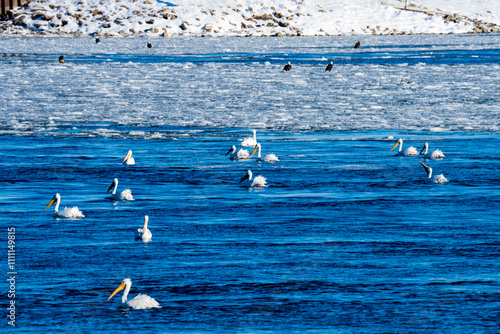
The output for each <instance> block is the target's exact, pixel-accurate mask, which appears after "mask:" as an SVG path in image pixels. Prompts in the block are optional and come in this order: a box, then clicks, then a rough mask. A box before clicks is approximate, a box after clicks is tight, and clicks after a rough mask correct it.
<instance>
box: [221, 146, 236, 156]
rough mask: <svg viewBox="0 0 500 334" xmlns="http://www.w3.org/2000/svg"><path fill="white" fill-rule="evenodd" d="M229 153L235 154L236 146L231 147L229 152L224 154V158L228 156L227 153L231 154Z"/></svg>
mask: <svg viewBox="0 0 500 334" xmlns="http://www.w3.org/2000/svg"><path fill="white" fill-rule="evenodd" d="M231 152H233V153H234V152H236V146H234V145H233V146H232V147H231V148H230V149H229V151H227V153H226V154H225V155H224V156H226V155H228V154H229V153H231Z"/></svg>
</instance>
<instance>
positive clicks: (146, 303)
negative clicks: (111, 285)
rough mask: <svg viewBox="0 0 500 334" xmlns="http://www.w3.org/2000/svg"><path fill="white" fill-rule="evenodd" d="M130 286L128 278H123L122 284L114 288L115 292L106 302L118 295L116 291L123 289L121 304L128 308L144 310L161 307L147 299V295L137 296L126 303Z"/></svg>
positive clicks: (153, 300) (152, 300)
mask: <svg viewBox="0 0 500 334" xmlns="http://www.w3.org/2000/svg"><path fill="white" fill-rule="evenodd" d="M131 286H132V281H131V280H130V278H125V279H124V280H123V281H122V284H120V286H118V287H117V288H116V290H115V291H114V292H113V293H112V294H111V296H109V298H108V300H110V299H111V297H113V296H114V295H116V294H117V293H118V291H120V290H123V289H125V291H123V296H122V303H123V304H127V306H128V307H131V308H133V309H134V310H144V309H148V308H153V307H161V306H160V304H159V303H158V302H157V301H156V300H155V299H154V298H151V297H149V296H148V295H141V294H138V295H137V297H135V298H134V299H132V300H130V301H127V296H128V293H129V291H130V287H131Z"/></svg>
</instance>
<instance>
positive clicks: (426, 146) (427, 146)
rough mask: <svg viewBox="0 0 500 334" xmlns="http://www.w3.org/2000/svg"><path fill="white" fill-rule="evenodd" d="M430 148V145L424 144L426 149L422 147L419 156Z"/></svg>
mask: <svg viewBox="0 0 500 334" xmlns="http://www.w3.org/2000/svg"><path fill="white" fill-rule="evenodd" d="M428 148H429V144H427V143H425V144H424V147H422V149H421V150H420V153H419V154H422V152H423V151H424V150H426V149H428Z"/></svg>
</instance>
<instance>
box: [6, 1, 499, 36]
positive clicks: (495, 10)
mask: <svg viewBox="0 0 500 334" xmlns="http://www.w3.org/2000/svg"><path fill="white" fill-rule="evenodd" d="M172 1H174V3H171V2H168V1H160V0H32V1H30V2H29V3H28V4H27V5H25V6H23V7H18V8H16V9H14V10H12V11H10V12H9V18H10V20H8V21H7V22H3V23H1V24H0V31H1V32H3V33H4V34H72V35H92V36H94V35H99V36H136V35H140V36H143V35H146V36H331V35H368V34H371V35H389V34H421V33H425V34H449V33H473V32H490V31H500V27H499V26H498V24H500V18H499V17H498V15H499V13H500V2H498V1H496V2H489V3H488V5H484V6H482V7H480V6H479V5H478V4H477V1H472V0H461V1H460V0H456V1H446V0H421V1H415V3H411V7H410V8H412V9H415V8H417V7H418V8H422V9H423V8H424V7H425V8H428V9H432V10H435V9H441V10H445V11H447V12H449V13H450V14H456V15H447V14H436V13H426V12H419V11H409V10H401V9H398V8H395V7H394V6H392V5H400V6H401V5H403V2H402V1H401V0H399V1H398V0H387V3H385V2H381V1H379V0H337V1H334V2H332V1H327V0H314V1H313V0H282V1H279V2H278V1H263V0H259V1H255V0H236V1H235V0H218V1H207V0H191V1H182V0H172Z"/></svg>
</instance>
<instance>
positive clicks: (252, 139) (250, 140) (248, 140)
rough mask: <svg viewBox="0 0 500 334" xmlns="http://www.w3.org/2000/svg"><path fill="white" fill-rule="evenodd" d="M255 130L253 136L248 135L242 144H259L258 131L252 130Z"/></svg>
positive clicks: (252, 145) (251, 145)
mask: <svg viewBox="0 0 500 334" xmlns="http://www.w3.org/2000/svg"><path fill="white" fill-rule="evenodd" d="M252 132H253V137H247V138H244V139H243V142H241V146H250V147H254V146H255V145H257V131H256V130H252Z"/></svg>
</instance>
